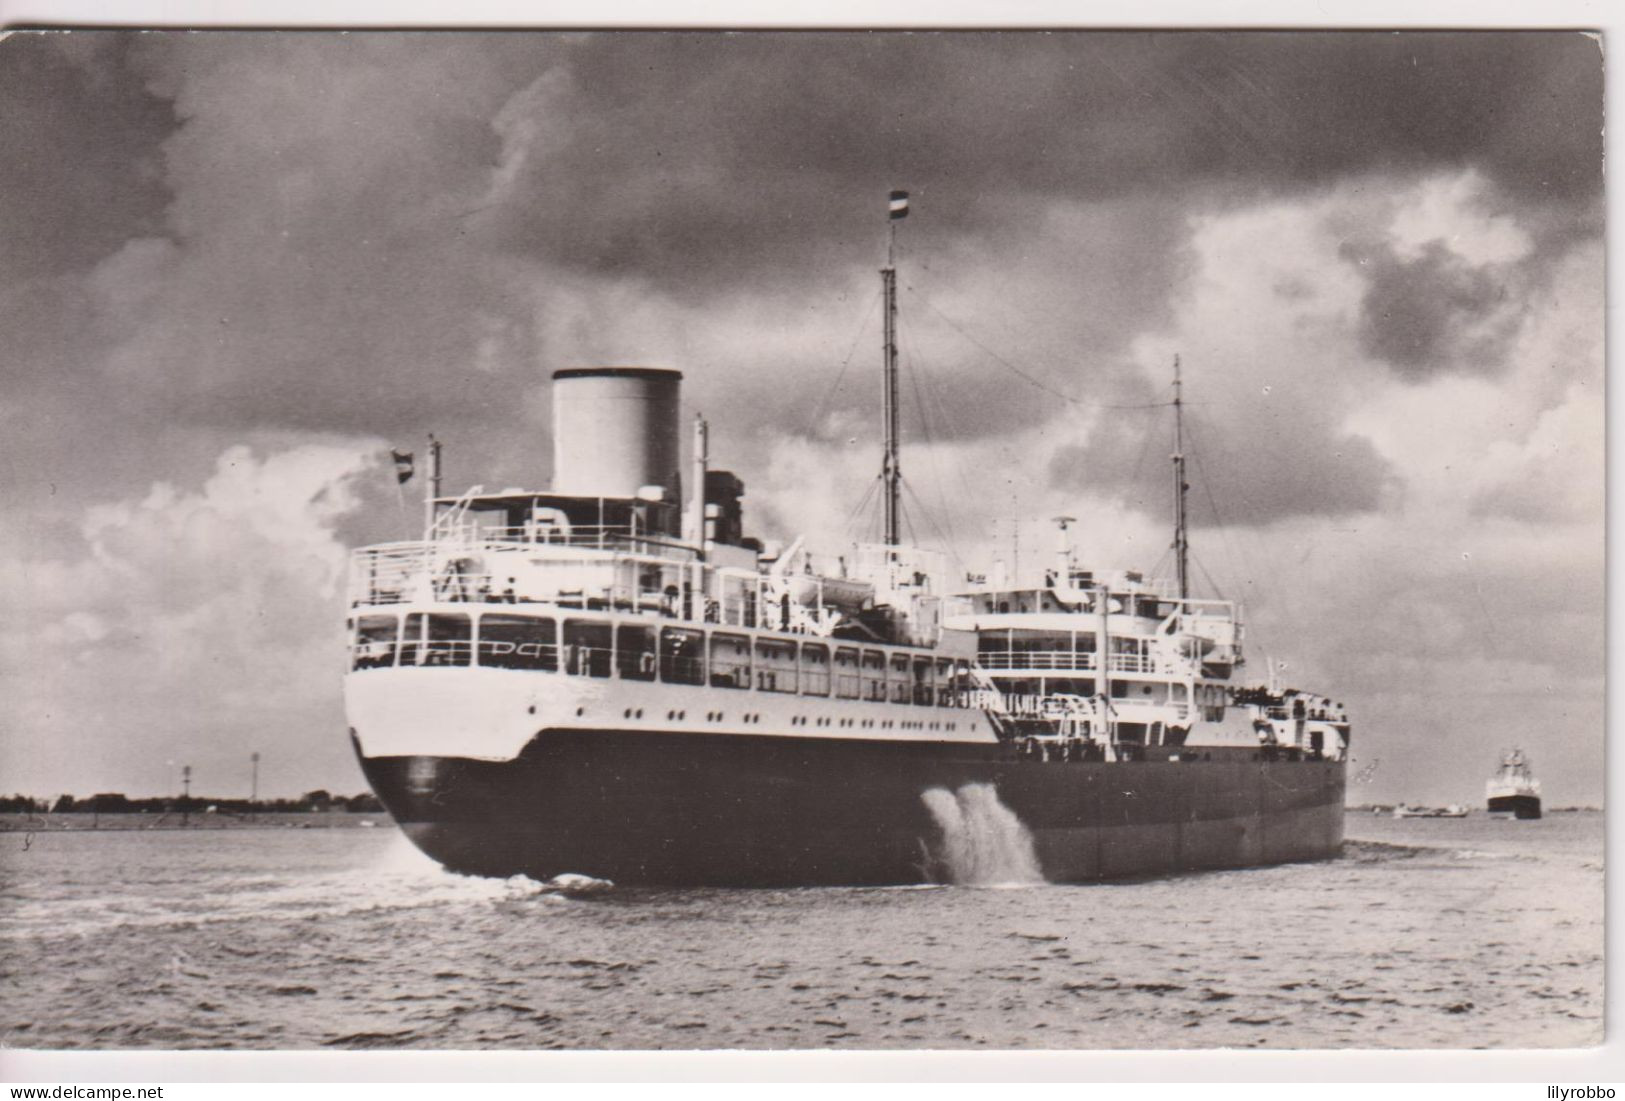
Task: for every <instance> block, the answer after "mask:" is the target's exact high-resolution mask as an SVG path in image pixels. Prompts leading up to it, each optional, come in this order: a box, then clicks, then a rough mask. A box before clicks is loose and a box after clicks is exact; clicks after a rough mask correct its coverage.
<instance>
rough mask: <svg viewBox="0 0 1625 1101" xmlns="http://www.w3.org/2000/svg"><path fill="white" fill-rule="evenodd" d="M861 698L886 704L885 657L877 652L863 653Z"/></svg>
mask: <svg viewBox="0 0 1625 1101" xmlns="http://www.w3.org/2000/svg"><path fill="white" fill-rule="evenodd" d="M863 698H864V699H866V700H874V701H876V702H877V703H885V702H886V655H885V654H883V653H881V652H880V651H879V650H865V651H864V652H863Z"/></svg>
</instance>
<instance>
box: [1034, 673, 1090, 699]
mask: <svg viewBox="0 0 1625 1101" xmlns="http://www.w3.org/2000/svg"><path fill="white" fill-rule="evenodd" d="M1044 692H1045V694H1047V695H1057V696H1083V697H1084V698H1085V699H1087V698H1089V697H1091V696H1093V695H1094V694H1095V682H1094V680H1093V679H1092V678H1090V677H1050V678H1049V679H1048V680H1046V681H1045V682H1044Z"/></svg>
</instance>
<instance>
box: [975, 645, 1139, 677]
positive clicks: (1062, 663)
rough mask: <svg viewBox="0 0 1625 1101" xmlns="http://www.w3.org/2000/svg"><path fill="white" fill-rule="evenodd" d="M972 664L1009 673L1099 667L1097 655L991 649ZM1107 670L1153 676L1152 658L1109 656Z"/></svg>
mask: <svg viewBox="0 0 1625 1101" xmlns="http://www.w3.org/2000/svg"><path fill="white" fill-rule="evenodd" d="M976 663H977V664H978V665H980V666H981V667H982V668H983V669H997V670H999V671H1000V672H1007V671H1010V670H1023V671H1025V670H1034V671H1047V670H1056V669H1059V670H1082V671H1086V672H1087V671H1093V670H1095V669H1097V668H1099V665H1098V662H1097V655H1095V654H1092V653H1087V652H1084V651H1077V650H1026V651H1021V650H1013V651H1012V650H992V651H987V652H984V653H980V654H977V655H976ZM1111 671H1112V672H1114V673H1154V672H1156V671H1157V663H1156V659H1155V658H1152V657H1151V656H1150V655H1146V654H1113V655H1112V656H1111Z"/></svg>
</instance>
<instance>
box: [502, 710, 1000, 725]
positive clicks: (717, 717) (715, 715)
mask: <svg viewBox="0 0 1625 1101" xmlns="http://www.w3.org/2000/svg"><path fill="white" fill-rule="evenodd" d="M530 713H531V714H532V715H534V714H536V705H535V704H531V705H530ZM586 713H587V709H586V708H585V707H578V708H576V718H578V719H579V718H581V717H582V716H583V715H585V714H586ZM621 717H622V718H625V719H641V718H643V708H641V707H638V708H632V707H628V708H627V709H626V710H625V711H623V712H621ZM687 717H688V712H686V711H668V712H666V721H667V722H682V721H683V720H684V719H686V718H687ZM722 718H723V713H722V712H721V711H707V712H706V713H705V721H706V722H708V723H719V722H721V721H722ZM743 721H744V722H747V723H760V722H761V721H762V716H761V713H760V712H755V713H751V712H747V713H746V714H745V715H744V716H743ZM829 724H830V720H829V719H828V718H827V717H824V718H819V719H818V720H817V721H816V723H815V725H817V726H828V725H829ZM790 725H791V726H806V725H807V717H806V716H805V715H796V716H794V717H793V718H791V720H790ZM838 725H840V726H842V727H853V726H861V727H862V728H863V729H864V730H871V729H873V728H874V725H875V720H874V719H861V720H860V719H841V720H839V723H838ZM893 727H899V728H900V729H903V730H925V729H927V728H929V729H931V730H958V729H959V724H958V723H939V722H931V723H925V722H911V721H908V720H899V719H882V720H880V729H882V730H890V729H892V728H893ZM971 729H972V730H975V729H976V724H975V723H972V724H971Z"/></svg>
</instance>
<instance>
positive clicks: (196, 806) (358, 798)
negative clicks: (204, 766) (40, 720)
mask: <svg viewBox="0 0 1625 1101" xmlns="http://www.w3.org/2000/svg"><path fill="white" fill-rule="evenodd" d="M383 809H384V805H383V804H382V803H380V802H379V801H378V797H377V796H376V795H373V794H372V793H371V792H363V793H361V794H359V795H333V794H331V793H329V792H327V791H325V790H323V789H321V788H317V789H316V790H315V791H307V792H305V794H303V795H301V796H299V797H298V798H297V799H215V798H211V797H209V796H205V795H160V796H154V797H152V798H148V799H132V798H130V797H129V796H127V795H125V794H123V793H122V792H116V791H110V792H101V793H98V794H96V795H84V796H77V795H59V796H57V797H56V798H55V799H49V798H45V799H39V798H35V797H34V796H31V795H4V796H0V814H166V813H173V812H182V813H190V814H201V813H204V812H207V811H210V810H212V811H214V812H215V813H217V814H277V813H298V812H307V813H308V812H311V811H317V812H321V811H339V812H348V813H351V814H363V813H376V812H381V811H382V810H383Z"/></svg>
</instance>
